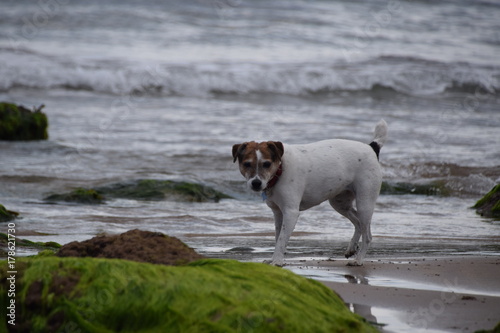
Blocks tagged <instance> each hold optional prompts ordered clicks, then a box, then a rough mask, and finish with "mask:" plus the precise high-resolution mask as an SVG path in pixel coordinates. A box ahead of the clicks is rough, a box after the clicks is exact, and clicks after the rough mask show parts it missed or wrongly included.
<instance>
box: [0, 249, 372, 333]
mask: <svg viewBox="0 0 500 333" xmlns="http://www.w3.org/2000/svg"><path fill="white" fill-rule="evenodd" d="M16 268H17V271H18V273H17V276H16V292H17V295H16V297H17V300H16V321H15V323H16V326H15V328H16V330H17V331H22V332H33V333H35V332H66V331H81V332H203V333H205V332H217V333H219V332H266V333H268V332H328V333H331V332H377V330H376V329H375V328H374V327H372V326H370V325H369V324H367V323H366V322H365V321H364V320H363V319H362V318H361V317H359V316H358V315H355V314H353V313H352V312H350V311H349V309H348V308H347V307H346V306H345V304H344V303H343V301H342V300H341V299H340V298H339V297H338V296H337V295H336V294H335V293H334V292H333V291H331V290H330V289H328V288H327V287H325V286H323V285H322V284H320V283H319V282H316V281H313V280H309V279H306V278H303V277H301V276H298V275H296V274H294V273H292V272H290V271H288V270H284V269H281V268H277V267H272V266H267V265H264V264H257V263H240V262H237V261H233V260H216V259H211V260H200V261H196V262H193V263H191V264H189V265H186V266H164V265H154V264H149V263H138V262H132V261H127V260H119V259H98V258H57V257H40V258H31V259H20V260H18V261H17V262H16ZM0 277H1V281H2V283H1V285H0V300H1V302H0V303H1V304H0V306H1V309H2V312H3V313H2V315H3V316H4V318H5V317H7V321H8V320H10V318H9V316H8V314H6V313H5V312H6V311H7V306H8V304H9V303H8V302H9V299H8V296H7V295H8V293H7V290H8V288H9V281H8V280H7V279H6V278H7V273H6V271H5V270H2V271H0ZM0 325H3V326H4V327H1V329H2V331H6V326H8V325H9V324H8V323H7V322H6V321H3V322H2V323H1V324H0Z"/></svg>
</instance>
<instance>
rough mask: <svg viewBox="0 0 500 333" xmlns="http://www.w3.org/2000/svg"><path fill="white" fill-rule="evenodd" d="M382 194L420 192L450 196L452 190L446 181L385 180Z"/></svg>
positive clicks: (381, 190) (422, 193) (421, 193)
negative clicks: (411, 181)
mask: <svg viewBox="0 0 500 333" xmlns="http://www.w3.org/2000/svg"><path fill="white" fill-rule="evenodd" d="M380 194H420V195H438V196H449V195H450V194H451V191H450V189H449V188H447V187H446V184H445V182H444V181H438V180H436V181H432V182H430V183H424V184H413V183H404V182H395V183H393V182H383V183H382V187H381V189H380Z"/></svg>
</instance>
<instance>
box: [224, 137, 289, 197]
mask: <svg viewBox="0 0 500 333" xmlns="http://www.w3.org/2000/svg"><path fill="white" fill-rule="evenodd" d="M283 154H284V148H283V144H282V143H281V142H279V141H265V142H260V143H257V142H255V141H250V142H244V143H242V144H236V145H234V146H233V158H234V160H233V162H236V160H238V162H239V166H240V172H241V174H242V175H243V177H245V178H246V179H247V184H248V186H249V187H250V188H251V189H252V190H254V191H262V190H264V189H265V188H266V187H267V183H268V182H269V180H270V179H271V178H272V177H273V176H274V174H275V173H276V171H277V170H278V167H279V165H280V163H281V157H282V156H283Z"/></svg>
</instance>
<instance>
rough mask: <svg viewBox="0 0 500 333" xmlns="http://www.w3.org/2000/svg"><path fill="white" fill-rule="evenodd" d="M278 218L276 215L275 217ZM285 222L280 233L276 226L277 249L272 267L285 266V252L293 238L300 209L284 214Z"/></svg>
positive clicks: (287, 211)
mask: <svg viewBox="0 0 500 333" xmlns="http://www.w3.org/2000/svg"><path fill="white" fill-rule="evenodd" d="M275 216H276V215H275ZM282 216H283V222H282V223H281V228H280V230H279V233H278V226H276V247H275V249H274V254H273V259H272V261H271V265H274V266H283V265H284V261H285V250H286V245H287V243H288V240H289V239H290V236H292V232H293V229H294V228H295V224H297V220H298V218H299V210H298V209H287V210H285V211H284V212H282Z"/></svg>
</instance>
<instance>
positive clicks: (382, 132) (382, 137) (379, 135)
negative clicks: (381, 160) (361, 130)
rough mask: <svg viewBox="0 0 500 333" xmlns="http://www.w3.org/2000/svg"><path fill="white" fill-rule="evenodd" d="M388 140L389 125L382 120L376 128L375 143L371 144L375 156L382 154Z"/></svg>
mask: <svg viewBox="0 0 500 333" xmlns="http://www.w3.org/2000/svg"><path fill="white" fill-rule="evenodd" d="M386 140H387V123H386V122H385V120H384V119H381V120H380V121H379V122H378V124H377V126H375V134H374V137H373V141H372V142H370V147H372V148H373V151H374V152H375V154H377V159H378V154H379V153H380V149H381V148H382V147H383V145H384V143H385V141H386Z"/></svg>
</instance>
